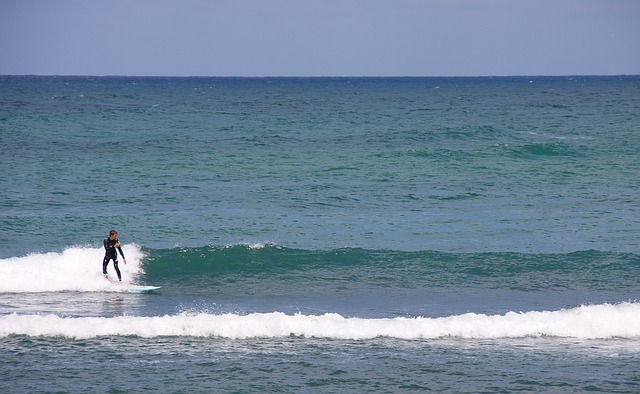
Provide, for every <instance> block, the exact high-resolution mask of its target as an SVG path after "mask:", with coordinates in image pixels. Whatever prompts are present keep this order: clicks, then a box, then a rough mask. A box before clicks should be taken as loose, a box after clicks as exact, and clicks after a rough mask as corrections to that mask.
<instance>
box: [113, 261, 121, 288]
mask: <svg viewBox="0 0 640 394" xmlns="http://www.w3.org/2000/svg"><path fill="white" fill-rule="evenodd" d="M113 268H115V269H116V274H118V280H119V281H120V282H122V275H120V269H119V268H118V258H117V257H116V258H115V259H113Z"/></svg>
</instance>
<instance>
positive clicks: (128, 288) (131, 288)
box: [122, 285, 160, 293]
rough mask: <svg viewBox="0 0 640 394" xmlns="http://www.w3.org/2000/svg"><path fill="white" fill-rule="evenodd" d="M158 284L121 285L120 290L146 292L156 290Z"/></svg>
mask: <svg viewBox="0 0 640 394" xmlns="http://www.w3.org/2000/svg"><path fill="white" fill-rule="evenodd" d="M159 288H160V286H133V285H129V286H123V287H122V291H126V292H127V293H148V292H150V291H155V290H158V289H159Z"/></svg>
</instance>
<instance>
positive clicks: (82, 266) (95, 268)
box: [0, 244, 144, 293]
mask: <svg viewBox="0 0 640 394" xmlns="http://www.w3.org/2000/svg"><path fill="white" fill-rule="evenodd" d="M123 251H124V253H125V256H127V265H125V264H124V262H123V261H122V257H119V259H118V261H119V264H118V267H119V268H120V271H121V272H122V281H123V282H124V283H135V279H136V277H138V276H139V275H140V274H141V273H142V268H141V267H140V264H141V262H142V258H143V257H144V254H143V253H142V251H141V250H140V247H139V246H137V245H135V244H127V245H124V246H123ZM103 257H104V249H102V248H89V247H71V248H68V249H65V250H64V251H63V252H62V253H57V252H50V253H36V254H30V255H28V256H25V257H12V258H8V259H0V277H1V278H2V281H0V293H26V292H30V293H31V292H49V291H113V290H115V289H117V287H116V286H117V285H115V284H113V283H111V282H108V281H106V280H104V278H103V276H102V258H103ZM107 272H108V273H109V277H110V278H111V279H115V280H117V275H116V273H115V270H114V269H113V262H109V268H108V269H107Z"/></svg>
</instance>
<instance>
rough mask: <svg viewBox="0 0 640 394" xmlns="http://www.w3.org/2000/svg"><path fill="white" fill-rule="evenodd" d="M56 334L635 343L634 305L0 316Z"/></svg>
mask: <svg viewBox="0 0 640 394" xmlns="http://www.w3.org/2000/svg"><path fill="white" fill-rule="evenodd" d="M9 335H27V336H44V337H52V336H60V337H68V338H76V339H84V338H94V337H100V336H138V337H144V338H152V337H160V336H193V337H221V338H231V339H245V338H278V337H287V336H291V335H294V336H301V337H314V338H332V339H353V340H365V339H372V338H377V337H389V338H398V339H407V340H411V339H437V338H446V337H454V338H469V339H498V338H522V337H542V336H548V337H564V338H580V339H603V338H640V303H629V302H627V303H621V304H616V305H611V304H602V305H589V306H580V307H577V308H572V309H563V310H558V311H530V312H519V313H516V312H509V313H507V314H504V315H484V314H475V313H466V314H463V315H456V316H449V317H441V318H430V317H415V318H407V317H396V318H380V319H365V318H353V317H351V318H350V317H343V316H340V315H338V314H335V313H327V314H324V315H304V314H294V315H287V314H284V313H281V312H271V313H252V314H247V315H238V314H231V313H228V314H219V315H216V314H207V313H201V314H195V315H194V314H179V315H166V316H155V317H136V316H118V317H110V318H107V317H60V316H57V315H52V314H50V315H19V314H15V313H14V314H11V315H4V316H1V317H0V337H6V336H9Z"/></svg>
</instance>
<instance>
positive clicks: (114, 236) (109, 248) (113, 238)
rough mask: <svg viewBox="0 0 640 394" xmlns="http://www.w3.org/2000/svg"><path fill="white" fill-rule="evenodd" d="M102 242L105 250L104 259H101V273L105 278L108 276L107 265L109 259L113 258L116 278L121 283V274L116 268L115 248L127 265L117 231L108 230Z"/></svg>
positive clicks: (116, 255)
mask: <svg viewBox="0 0 640 394" xmlns="http://www.w3.org/2000/svg"><path fill="white" fill-rule="evenodd" d="M103 244H104V251H105V252H104V260H102V273H103V274H104V277H105V278H109V276H108V275H107V266H108V265H109V260H113V268H115V269H116V274H118V280H119V281H120V283H122V275H121V274H120V269H118V254H117V253H116V249H118V251H119V252H120V256H122V261H124V265H127V259H126V258H125V257H124V253H122V248H121V247H120V241H118V232H117V231H116V230H111V231H109V237H108V238H105V239H104V241H103Z"/></svg>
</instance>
